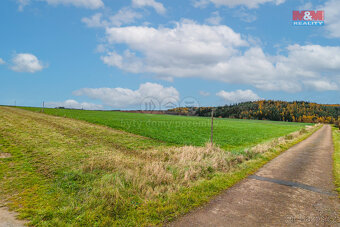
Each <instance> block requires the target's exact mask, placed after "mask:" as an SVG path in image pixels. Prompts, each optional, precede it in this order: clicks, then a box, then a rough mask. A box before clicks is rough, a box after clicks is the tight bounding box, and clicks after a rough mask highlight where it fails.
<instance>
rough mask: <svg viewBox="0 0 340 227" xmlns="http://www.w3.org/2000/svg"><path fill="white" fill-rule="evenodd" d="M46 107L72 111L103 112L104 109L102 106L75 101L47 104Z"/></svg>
mask: <svg viewBox="0 0 340 227" xmlns="http://www.w3.org/2000/svg"><path fill="white" fill-rule="evenodd" d="M46 107H50V108H55V107H64V108H70V109H85V110H102V109H103V106H102V105H98V104H94V103H88V102H83V103H79V102H77V101H76V100H73V99H69V100H66V101H64V102H47V103H46Z"/></svg>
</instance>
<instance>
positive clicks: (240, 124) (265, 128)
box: [25, 107, 307, 150]
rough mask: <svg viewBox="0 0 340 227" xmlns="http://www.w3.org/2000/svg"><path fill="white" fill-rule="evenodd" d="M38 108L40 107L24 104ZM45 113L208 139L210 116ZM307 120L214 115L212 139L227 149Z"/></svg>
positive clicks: (187, 139)
mask: <svg viewBox="0 0 340 227" xmlns="http://www.w3.org/2000/svg"><path fill="white" fill-rule="evenodd" d="M25 109H27V110H33V111H37V112H40V111H41V108H31V107H25ZM44 112H45V113H46V114H51V115H56V116H65V117H69V118H74V119H78V120H84V121H87V122H90V123H95V124H101V125H105V126H108V127H111V128H114V129H119V130H123V131H126V132H130V133H134V134H137V135H141V136H146V137H150V138H153V139H156V140H159V141H164V142H168V143H171V144H178V145H195V146H204V145H205V144H206V143H207V142H208V141H209V139H210V123H211V120H210V118H204V117H186V116H171V115H152V114H139V113H124V112H116V111H86V110H69V109H45V110H44ZM305 125H307V124H302V123H291V122H275V121H258V120H238V119H215V120H214V143H215V144H217V145H219V146H220V147H221V148H223V149H226V150H240V149H243V148H246V147H251V146H253V145H255V144H258V143H262V142H265V141H268V140H270V139H273V138H277V137H281V136H284V135H286V134H289V133H291V132H294V131H297V130H299V129H302V128H303V127H305Z"/></svg>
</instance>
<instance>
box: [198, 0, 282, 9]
mask: <svg viewBox="0 0 340 227" xmlns="http://www.w3.org/2000/svg"><path fill="white" fill-rule="evenodd" d="M210 2H211V3H213V4H215V5H216V6H228V7H231V8H233V7H236V6H246V7H248V8H250V9H252V8H258V7H259V5H261V4H265V3H274V4H276V5H280V4H282V3H284V2H285V0H237V1H235V0H196V1H195V2H194V6H195V7H205V6H206V5H208V4H209V3H210Z"/></svg>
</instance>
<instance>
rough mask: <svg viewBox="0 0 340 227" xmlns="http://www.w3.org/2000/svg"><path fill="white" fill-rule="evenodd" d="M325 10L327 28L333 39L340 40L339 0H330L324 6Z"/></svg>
mask: <svg viewBox="0 0 340 227" xmlns="http://www.w3.org/2000/svg"><path fill="white" fill-rule="evenodd" d="M320 8H323V9H324V10H325V14H326V15H325V28H326V30H327V31H328V32H329V36H330V37H331V38H340V29H339V28H340V20H339V18H340V4H339V1H338V0H329V1H327V2H326V3H325V4H324V5H323V6H321V7H320Z"/></svg>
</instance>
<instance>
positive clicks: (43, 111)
mask: <svg viewBox="0 0 340 227" xmlns="http://www.w3.org/2000/svg"><path fill="white" fill-rule="evenodd" d="M44 108H45V101H43V108H42V112H43V113H44Z"/></svg>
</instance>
